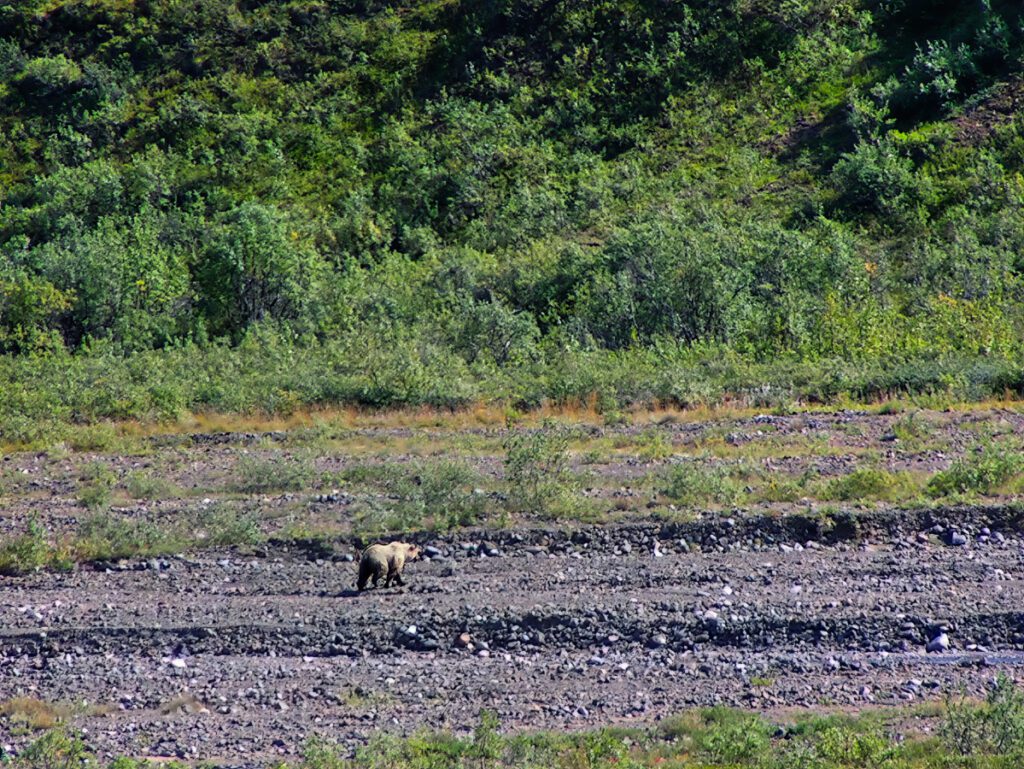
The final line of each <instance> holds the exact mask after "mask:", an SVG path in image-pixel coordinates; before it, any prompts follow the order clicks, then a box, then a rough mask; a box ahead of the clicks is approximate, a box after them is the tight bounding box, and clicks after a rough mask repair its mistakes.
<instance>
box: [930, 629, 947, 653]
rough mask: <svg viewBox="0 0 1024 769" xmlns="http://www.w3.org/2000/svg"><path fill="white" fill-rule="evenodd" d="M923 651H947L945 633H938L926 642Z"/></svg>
mask: <svg viewBox="0 0 1024 769" xmlns="http://www.w3.org/2000/svg"><path fill="white" fill-rule="evenodd" d="M924 649H925V651H927V652H944V651H949V636H948V635H947V634H946V633H939V634H938V635H937V636H935V638H933V639H932V640H930V641H929V642H928V644H927V645H926V646H925V647H924Z"/></svg>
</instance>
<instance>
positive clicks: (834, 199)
mask: <svg viewBox="0 0 1024 769" xmlns="http://www.w3.org/2000/svg"><path fill="white" fill-rule="evenodd" d="M229 6H230V7H229ZM229 11H230V12H229ZM41 15H45V18H46V20H47V21H46V24H40V23H39V19H40V18H41ZM1022 20H1024V11H1022V10H1021V8H1020V7H1019V4H1016V3H1012V2H1009V1H1008V0H986V1H985V2H968V1H967V0H964V2H956V3H946V4H941V3H938V4H937V3H920V2H908V3H882V4H879V3H874V2H867V1H866V0H849V1H848V2H831V1H830V0H829V1H827V2H826V0H807V2H797V3H786V4H783V5H781V6H779V7H775V6H771V4H765V3H763V2H753V3H751V2H735V1H734V0H723V2H721V3H712V4H699V3H697V4H692V3H691V4H685V3H684V4H680V3H664V2H658V1H656V0H639V1H638V2H634V3H628V4H622V3H615V2H610V1H605V0H602V1H601V2H591V3H584V4H580V3H578V2H571V1H570V0H553V2H547V3H536V2H526V1H525V0H516V1H515V2H508V3H504V4H497V5H495V4H487V3H477V4H469V5H467V4H458V3H442V2H427V3H403V2H400V3H398V4H397V5H394V4H392V5H387V4H384V5H381V4H355V5H353V4H345V3H340V2H335V1H334V0H329V1H325V2H324V3H312V4H310V3H299V4H295V3H291V4H288V3H285V4H268V3H257V4H242V5H241V6H239V7H237V8H236V7H235V6H232V5H231V4H230V3H224V2H221V0H209V1H205V2H198V1H197V2H189V3H185V4H181V3H177V2H170V0H153V2H149V3H146V4H144V6H139V7H135V6H132V5H131V4H124V3H117V2H108V1H107V0H97V2H90V3H81V2H72V1H71V0H52V1H51V2H46V3H44V2H41V1H40V2H35V1H34V0H33V1H32V2H21V3H7V4H5V5H4V6H3V7H2V9H0V189H2V190H3V192H2V193H0V353H2V354H4V355H5V356H9V355H16V356H21V357H22V360H19V361H16V362H10V361H7V360H6V359H5V360H3V361H2V362H0V385H3V386H4V389H3V392H4V395H5V399H4V401H5V402H0V431H2V435H3V439H4V440H6V441H11V442H17V443H22V444H29V443H36V442H46V441H52V440H56V439H59V438H60V437H61V436H60V433H61V432H62V427H61V425H62V424H63V423H65V422H66V421H68V420H74V421H90V420H95V419H107V418H111V419H117V418H124V417H138V416H143V417H146V418H151V419H173V418H176V417H177V416H179V415H181V414H182V413H183V412H184V411H187V410H189V409H196V408H211V409H220V410H245V411H265V412H273V413H287V412H288V411H290V410H294V409H296V408H299V407H302V406H305V405H315V404H319V403H325V402H338V401H342V402H349V403H358V404H362V405H370V406H376V407H389V406H396V405H404V404H429V405H433V406H437V407H459V406H462V405H465V404H467V403H470V402H473V401H477V400H481V399H489V398H504V399H507V400H509V401H510V402H514V403H517V404H518V405H521V406H532V405H537V404H539V403H541V402H543V401H544V400H549V399H550V400H556V401H569V400H573V399H584V398H589V397H591V396H592V395H594V394H595V393H599V394H601V395H603V396H606V397H611V398H614V399H616V400H617V401H618V402H620V403H622V404H627V403H630V402H644V403H652V402H654V401H656V400H672V401H675V402H679V403H699V402H708V401H713V400H715V399H717V398H721V397H722V396H723V395H724V394H725V392H726V391H727V390H728V391H729V392H730V393H734V394H735V393H741V394H742V395H743V397H745V398H747V399H749V400H750V401H755V400H756V401H758V402H760V403H763V404H764V405H765V406H766V407H780V408H784V407H785V405H786V403H787V401H790V400H792V398H794V397H813V398H815V399H818V400H827V399H834V398H837V397H839V396H841V395H852V396H854V397H870V396H872V395H874V394H878V393H882V394H885V393H887V392H925V393H930V394H939V395H947V394H951V395H953V396H954V397H958V396H959V394H960V393H963V394H965V395H969V397H978V396H984V395H988V394H992V393H999V392H1000V390H1001V389H1010V390H1011V391H1019V390H1020V382H1021V378H1020V376H1019V373H1020V365H1021V361H1022V359H1024V345H1022V343H1021V341H1020V340H1021V339H1022V338H1024V335H1022V333H1021V332H1022V330H1024V310H1022V307H1024V302H1022V301H1021V299H1022V295H1021V275H1022V270H1024V263H1022V261H1021V258H1020V254H1021V253H1024V214H1022V209H1021V206H1020V205H1019V201H1020V199H1021V182H1020V174H1019V171H1020V168H1021V166H1022V164H1024V118H1022V117H1021V115H1020V114H1019V111H1014V110H1013V108H1012V105H1013V104H1014V103H1015V99H1016V91H1017V90H1018V80H1019V75H1020V61H1021V54H1022V53H1024V34H1022V29H1024V27H1022ZM154 351H161V352H160V354H156V353H155V352H154ZM66 352H75V353H78V354H79V356H77V357H68V356H67V355H66ZM129 353H130V354H131V355H130V357H127V358H126V355H127V354H129ZM260 367H263V368H260ZM54 377H57V378H62V377H66V378H67V379H66V381H61V382H58V381H57V380H55V379H54ZM37 390H38V391H37Z"/></svg>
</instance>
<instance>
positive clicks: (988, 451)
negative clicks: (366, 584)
mask: <svg viewBox="0 0 1024 769" xmlns="http://www.w3.org/2000/svg"><path fill="white" fill-rule="evenodd" d="M876 412H877V413H868V412H858V413H853V415H852V416H851V415H850V413H852V412H850V413H848V412H829V411H813V412H805V413H797V414H791V415H782V416H775V415H770V414H759V415H755V416H753V417H750V416H746V415H743V414H731V413H729V412H723V413H722V414H720V415H718V416H715V415H714V413H713V412H712V413H711V414H709V415H708V419H707V421H699V422H687V421H683V420H685V419H686V418H687V415H686V414H684V413H680V412H662V413H660V414H657V413H644V412H640V413H630V414H619V415H617V416H616V418H615V419H614V420H612V423H611V424H607V422H608V420H607V419H605V417H604V415H602V414H595V413H590V414H589V416H587V415H584V417H583V418H581V417H577V416H573V415H569V416H568V417H563V418H560V419H555V418H548V419H544V420H541V419H539V418H536V417H528V416H527V415H523V414H517V413H515V412H506V413H505V415H504V419H505V422H504V424H502V422H501V415H500V413H498V414H494V413H491V412H484V413H481V414H479V415H478V418H479V419H480V420H483V424H484V425H486V426H484V427H479V426H477V427H474V426H473V422H472V419H473V418H472V417H471V416H469V415H466V414H448V415H446V414H440V413H438V414H433V413H421V414H404V415H402V414H392V415H390V416H384V415H346V414H335V415H334V416H330V415H326V414H325V415H322V416H321V418H319V419H317V420H314V421H313V422H311V423H308V424H302V423H299V424H296V425H293V426H291V427H289V428H288V429H283V430H275V431H270V432H267V431H264V432H259V431H255V432H246V431H241V432H237V433H222V434H220V435H216V434H213V435H210V436H209V437H211V438H215V439H216V442H215V443H213V444H211V445H209V446H207V444H206V437H207V434H198V435H197V436H196V437H195V442H194V441H193V437H191V436H189V435H187V434H178V433H174V432H158V433H156V434H150V433H149V432H143V433H141V434H140V433H139V432H138V430H139V426H138V425H133V424H121V425H114V424H99V425H92V426H82V427H76V428H74V429H73V430H72V432H71V433H70V434H69V435H68V437H67V438H66V440H64V441H61V442H59V443H57V444H55V445H50V444H48V443H45V444H43V445H47V446H50V447H49V448H48V449H46V450H44V451H40V452H21V451H17V452H10V453H8V454H7V455H6V460H7V461H6V462H5V466H4V469H3V470H0V500H2V501H3V504H4V505H5V506H6V507H7V508H8V509H9V510H10V520H9V522H6V523H5V528H4V530H3V531H0V573H7V574H14V573H24V572H30V571H33V570H36V569H40V568H53V569H62V568H70V567H72V566H73V565H74V564H75V563H76V562H81V561H111V560H118V559H122V558H129V557H146V558H149V557H159V556H162V555H168V554H173V553H180V552H183V551H188V550H194V549H198V548H204V547H216V546H232V545H237V546H248V547H252V546H256V545H259V544H260V543H263V542H266V541H267V540H270V539H274V540H283V541H296V540H325V541H329V540H332V539H338V538H340V539H341V540H343V541H347V542H351V541H353V540H356V541H367V540H372V539H375V538H378V537H384V536H390V535H392V534H394V533H398V532H404V533H406V534H409V533H413V532H435V533H438V534H443V533H446V532H450V531H452V530H457V529H460V528H464V527H474V526H485V527H492V528H504V527H508V526H513V525H523V524H527V525H534V524H538V523H540V524H544V525H550V524H555V525H558V524H567V523H579V522H584V523H615V522H626V521H640V520H647V521H664V522H689V521H696V520H700V519H704V520H714V519H715V518H716V517H719V516H721V517H728V516H733V515H768V516H786V515H799V516H809V517H812V518H816V519H821V520H826V519H828V518H830V517H834V516H835V514H837V513H842V514H843V515H848V514H853V515H856V513H857V512H858V511H876V510H878V509H880V508H890V509H891V508H902V509H908V508H922V509H928V508H948V507H950V506H955V505H965V504H966V505H1011V506H1012V505H1016V504H1018V499H1019V495H1020V493H1021V491H1022V490H1024V459H1022V457H1024V441H1022V438H1021V437H1020V436H1021V429H1022V426H1024V417H1022V416H1021V415H1020V413H1019V407H1017V406H1013V407H1012V408H1007V407H1006V405H1002V406H999V407H995V408H987V409H986V408H983V407H974V408H972V409H968V410H964V411H944V412H937V411H927V410H920V409H912V408H910V407H907V406H900V405H896V404H887V405H886V406H885V407H884V408H882V409H876ZM402 420H408V421H410V422H411V423H413V424H414V425H415V426H413V427H403V426H393V425H401V424H402ZM467 420H469V421H468V422H467ZM633 420H636V421H637V422H638V423H637V424H634V423H632V421H633ZM495 421H496V422H497V424H495ZM375 424H376V425H377V426H369V427H367V426H366V425H375ZM147 430H148V428H147ZM453 457H458V458H457V459H456V458H453Z"/></svg>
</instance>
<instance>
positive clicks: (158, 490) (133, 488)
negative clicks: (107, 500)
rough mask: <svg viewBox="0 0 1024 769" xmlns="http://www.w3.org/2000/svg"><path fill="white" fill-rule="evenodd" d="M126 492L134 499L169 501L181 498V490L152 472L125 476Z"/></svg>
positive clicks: (132, 473)
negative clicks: (176, 497) (172, 498)
mask: <svg viewBox="0 0 1024 769" xmlns="http://www.w3.org/2000/svg"><path fill="white" fill-rule="evenodd" d="M124 490H125V492H126V493H127V494H128V496H129V497H131V498H132V499H169V498H171V497H175V496H180V495H181V494H182V490H181V488H179V487H178V486H176V485H175V484H173V483H171V482H170V481H169V480H167V479H166V478H161V477H160V476H158V475H156V474H154V473H151V472H141V471H132V472H130V473H128V475H127V476H125V479H124Z"/></svg>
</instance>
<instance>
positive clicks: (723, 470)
mask: <svg viewBox="0 0 1024 769" xmlns="http://www.w3.org/2000/svg"><path fill="white" fill-rule="evenodd" d="M735 472H736V471H735V469H730V468H728V467H722V466H713V465H705V464H702V463H700V462H696V461H687V462H684V463H682V464H678V465H673V466H672V467H670V468H668V469H667V470H665V471H663V472H662V473H661V474H660V476H659V479H658V492H659V493H661V494H664V495H665V496H666V497H668V499H669V500H671V501H672V502H674V503H676V504H679V505H685V506H687V507H697V506H700V505H707V504H713V505H735V504H738V503H739V501H740V500H741V499H742V498H743V495H744V492H743V486H742V484H740V483H739V482H738V481H737V480H736V478H735V477H734V473H735Z"/></svg>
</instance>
